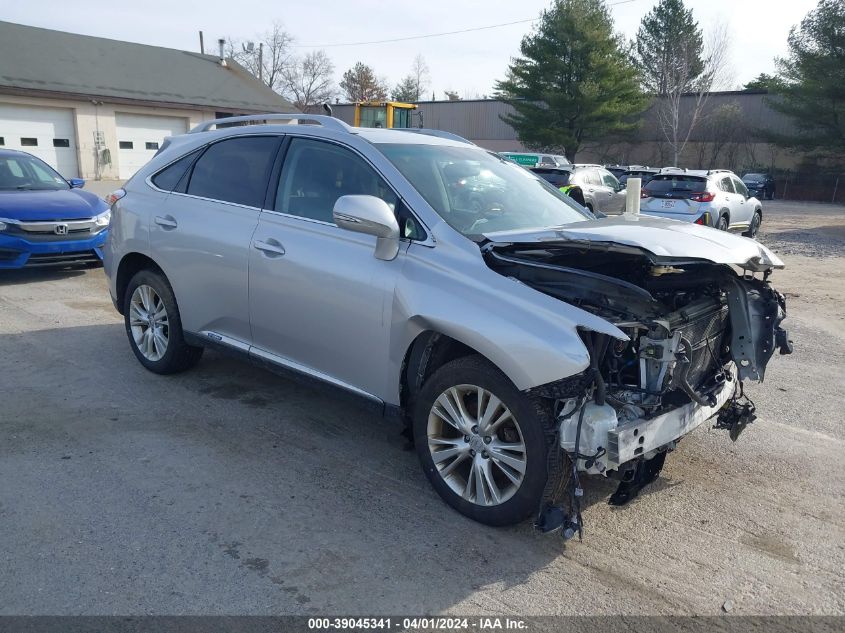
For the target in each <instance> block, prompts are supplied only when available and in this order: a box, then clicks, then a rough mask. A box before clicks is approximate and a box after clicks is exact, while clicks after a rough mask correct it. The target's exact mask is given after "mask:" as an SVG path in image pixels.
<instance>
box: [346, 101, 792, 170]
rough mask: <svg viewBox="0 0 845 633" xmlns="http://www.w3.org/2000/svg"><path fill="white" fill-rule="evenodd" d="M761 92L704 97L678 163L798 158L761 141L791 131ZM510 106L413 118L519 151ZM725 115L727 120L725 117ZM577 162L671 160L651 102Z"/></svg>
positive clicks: (459, 108)
mask: <svg viewBox="0 0 845 633" xmlns="http://www.w3.org/2000/svg"><path fill="white" fill-rule="evenodd" d="M696 99H697V97H696V95H686V96H683V97H681V101H680V105H679V120H680V121H681V128H680V129H681V130H684V129H685V128H684V126H685V125H687V126H688V125H689V120H690V118H691V116H692V111H693V109H694V107H695V102H696ZM767 99H768V96H767V95H766V93H765V91H727V92H714V93H711V94H709V95H708V96H707V99H706V104H705V106H704V107H703V108H702V112H701V115H700V117H699V121H698V124H697V125H696V126H695V127H694V129H693V131H692V133H691V134H690V138H689V143H687V146H686V147H685V149H684V152H683V155H682V158H681V161H680V162H681V164H682V165H685V166H696V167H697V166H706V165H708V164H709V163H711V162H713V163H715V164H716V165H717V166H719V167H722V166H730V167H731V168H736V167H738V166H739V165H740V164H772V165H774V164H775V163H777V164H778V165H779V166H789V165H791V164H793V163H795V162H796V160H798V159H799V158H800V157H799V156H797V155H790V154H787V153H786V152H783V151H778V150H777V148H775V147H773V146H772V145H770V144H768V143H767V142H765V140H763V135H762V134H761V132H762V131H766V132H777V133H780V134H788V133H793V132H795V127H794V124H793V122H792V121H790V120H789V119H788V118H787V117H786V116H784V115H782V114H780V113H778V112H776V111H775V110H773V109H772V108H771V107H770V106H769V105H768V102H767ZM332 108H333V111H334V114H335V116H337V117H338V118H340V119H342V120H344V121H346V122H347V123H349V124H352V121H353V118H354V111H355V107H354V105H353V104H336V105H333V106H332ZM512 112H513V107H512V106H510V105H509V104H507V103H505V102H503V101H497V100H495V99H484V100H468V101H422V102H419V103H417V110H416V112H415V113H414V117H413V119H412V121H413V125H414V126H416V125H418V124H419V123H420V121H422V124H423V126H424V127H427V128H434V129H438V130H446V131H448V132H453V133H455V134H458V135H459V136H463V137H464V138H466V139H469V140H471V141H472V142H474V143H476V144H478V145H480V146H482V147H485V148H487V149H490V150H493V151H497V152H500V151H508V150H511V151H514V150H516V151H521V150H523V149H524V147H523V145H522V144H521V143H520V142H519V139H518V138H517V134H516V132H515V131H514V129H513V128H511V127H510V126H509V125H508V124H507V123H505V122H504V121H503V120H502V117H503V116H504V115H506V114H509V113H512ZM725 113H728V114H730V115H731V116H730V118H728V117H726V116H724V115H725ZM576 158H577V160H578V161H579V162H601V163H608V162H611V163H617V162H618V163H628V164H633V163H637V164H643V165H668V164H669V161H670V160H671V153H670V152H669V148H668V144H667V143H666V137H665V133H664V131H663V130H662V129H661V126H660V122H659V116H658V114H657V108H656V105H653V106H652V107H651V108H649V109H648V110H646V111H645V112H644V113H643V116H642V120H641V125H640V128H639V130H638V131H637V132H636V134H635V136H634V137H633V138H629V139H612V138H610V139H605V140H603V141H601V142H595V143H592V144H590V145H587V146H585V147H582V148H581V150H580V151H579V153H578V155H577V157H576Z"/></svg>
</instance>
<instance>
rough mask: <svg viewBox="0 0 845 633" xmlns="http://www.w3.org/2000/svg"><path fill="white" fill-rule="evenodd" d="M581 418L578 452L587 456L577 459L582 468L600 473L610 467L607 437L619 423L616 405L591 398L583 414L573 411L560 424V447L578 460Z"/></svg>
mask: <svg viewBox="0 0 845 633" xmlns="http://www.w3.org/2000/svg"><path fill="white" fill-rule="evenodd" d="M579 418H580V420H581V437H580V441H578V442H577V443H578V448H577V450H578V453H579V454H580V455H582V456H583V457H581V458H579V459H578V460H577V463H578V470H579V471H581V472H587V473H590V474H593V475H600V474H602V473H604V471H605V470H606V469H607V460H606V456H607V437H608V432H609V431H610V430H611V429H615V428H616V426H617V424H618V423H619V421H618V419H617V417H616V409H614V408H613V407H612V406H610V405H609V404H604V405H598V404H595V403H593V402H588V403H587V404H585V405H584V409H583V416H581V415H570V416H568V417H566V418H564V419H563V420H562V422H561V426H560V447H561V448H562V449H563V450H565V451H566V452H567V453H569V454H570V456H572V459H573V461H575V457H574V455H575V451H576V446H575V444H576V440H578V438H577V437H576V436H577V433H578V421H579Z"/></svg>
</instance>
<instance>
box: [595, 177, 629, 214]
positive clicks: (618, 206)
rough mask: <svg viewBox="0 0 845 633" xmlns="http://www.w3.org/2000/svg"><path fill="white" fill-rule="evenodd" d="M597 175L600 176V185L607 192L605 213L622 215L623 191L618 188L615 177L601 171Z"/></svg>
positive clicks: (623, 207)
mask: <svg viewBox="0 0 845 633" xmlns="http://www.w3.org/2000/svg"><path fill="white" fill-rule="evenodd" d="M599 174H601V179H602V185H603V186H604V189H605V190H606V192H607V211H605V213H608V214H615V213H622V212H623V211H624V210H625V196H626V192H625V190H624V189H622V188H621V187H620V185H619V180H617V178H616V176H614V175H613V174H612V173H610V172H609V171H608V170H606V169H601V170H599Z"/></svg>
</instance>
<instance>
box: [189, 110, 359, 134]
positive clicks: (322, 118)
mask: <svg viewBox="0 0 845 633" xmlns="http://www.w3.org/2000/svg"><path fill="white" fill-rule="evenodd" d="M248 121H261V122H267V121H313V122H314V123H319V124H320V125H322V126H323V127H326V128H329V129H332V130H335V131H336V132H350V131H351V130H352V128H351V127H349V126H348V125H347V124H346V123H344V122H343V121H341V120H340V119H335V118H334V117H330V116H326V115H325V114H303V113H301V112H291V113H290V114H284V113H276V114H247V115H243V116H230V117H225V118H223V119H214V120H213V121H203V122H202V123H200V124H199V125H197V126H196V127H194V128H192V129H191V131H190V132H189V134H197V133H199V132H207V131H208V130H210V129H211V128H212V127H216V126H218V125H222V124H229V123H246V122H248Z"/></svg>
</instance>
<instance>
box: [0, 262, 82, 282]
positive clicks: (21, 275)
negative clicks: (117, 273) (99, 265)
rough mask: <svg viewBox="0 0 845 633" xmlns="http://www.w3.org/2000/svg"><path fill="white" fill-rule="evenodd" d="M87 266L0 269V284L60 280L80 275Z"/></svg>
mask: <svg viewBox="0 0 845 633" xmlns="http://www.w3.org/2000/svg"><path fill="white" fill-rule="evenodd" d="M86 270H90V267H88V268H81V267H75V268H19V269H15V270H0V286H13V285H19V284H27V283H35V282H40V281H61V280H62V279H70V278H72V277H80V276H82V275H84V274H85V271H86Z"/></svg>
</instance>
